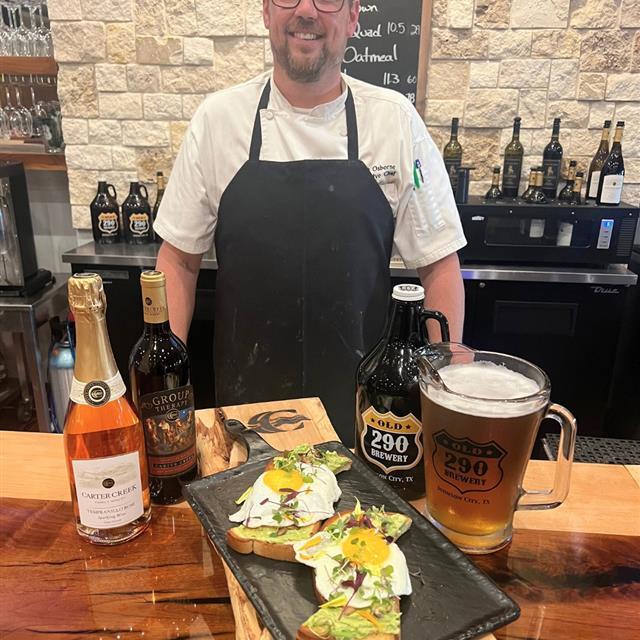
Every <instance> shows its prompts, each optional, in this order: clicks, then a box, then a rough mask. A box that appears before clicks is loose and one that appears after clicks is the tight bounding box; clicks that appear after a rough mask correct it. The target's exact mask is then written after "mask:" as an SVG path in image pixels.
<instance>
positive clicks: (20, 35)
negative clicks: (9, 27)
mask: <svg viewBox="0 0 640 640" xmlns="http://www.w3.org/2000/svg"><path fill="white" fill-rule="evenodd" d="M11 11H12V12H15V13H14V24H15V32H14V35H13V53H14V55H16V56H30V55H31V42H30V40H29V30H28V29H27V28H26V27H25V26H24V18H23V17H22V5H21V4H20V2H16V3H14V6H13V7H12V8H11Z"/></svg>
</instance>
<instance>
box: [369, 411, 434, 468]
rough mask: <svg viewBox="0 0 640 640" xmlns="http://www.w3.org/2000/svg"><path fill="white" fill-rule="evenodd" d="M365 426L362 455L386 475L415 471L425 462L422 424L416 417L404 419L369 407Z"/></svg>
mask: <svg viewBox="0 0 640 640" xmlns="http://www.w3.org/2000/svg"><path fill="white" fill-rule="evenodd" d="M362 422H363V425H364V426H363V429H362V431H361V433H360V444H361V447H362V452H363V453H364V456H365V458H366V459H367V460H369V462H372V463H373V464H375V465H376V466H378V467H380V469H382V470H383V471H384V472H385V473H387V474H388V473H391V472H392V471H400V470H402V469H412V468H413V467H415V466H416V465H417V464H418V462H420V460H421V459H422V424H421V423H420V420H418V419H417V418H416V417H415V416H414V415H413V414H412V413H409V414H408V415H406V416H403V417H401V418H400V417H398V416H396V415H394V414H393V413H391V412H390V411H387V412H386V413H378V412H377V411H376V410H375V409H374V408H373V407H369V408H368V409H367V410H366V411H364V412H363V414H362Z"/></svg>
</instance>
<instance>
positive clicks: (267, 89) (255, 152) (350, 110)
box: [249, 80, 358, 160]
mask: <svg viewBox="0 0 640 640" xmlns="http://www.w3.org/2000/svg"><path fill="white" fill-rule="evenodd" d="M270 95H271V80H268V81H267V84H266V85H265V86H264V89H263V90H262V95H261V96H260V102H259V103H258V109H257V111H256V117H255V120H254V123H253V133H252V135H251V148H250V150H249V160H259V159H260V149H261V148H262V126H261V124H260V111H262V109H266V108H267V107H268V106H269V96H270ZM344 106H345V115H346V119H347V141H348V149H349V160H357V159H358V121H357V119H356V108H355V104H354V102H353V94H352V93H351V87H349V86H347V99H346V101H345V105H344Z"/></svg>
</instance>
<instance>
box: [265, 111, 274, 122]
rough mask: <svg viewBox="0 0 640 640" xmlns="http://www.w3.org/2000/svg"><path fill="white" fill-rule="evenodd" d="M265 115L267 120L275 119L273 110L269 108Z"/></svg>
mask: <svg viewBox="0 0 640 640" xmlns="http://www.w3.org/2000/svg"><path fill="white" fill-rule="evenodd" d="M264 117H265V118H266V119H267V120H273V111H269V110H268V109H267V110H266V111H265V112H264Z"/></svg>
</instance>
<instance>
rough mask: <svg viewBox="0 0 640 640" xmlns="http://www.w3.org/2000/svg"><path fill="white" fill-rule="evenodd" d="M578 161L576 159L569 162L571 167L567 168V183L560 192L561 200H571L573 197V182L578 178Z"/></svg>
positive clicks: (559, 198)
mask: <svg viewBox="0 0 640 640" xmlns="http://www.w3.org/2000/svg"><path fill="white" fill-rule="evenodd" d="M577 164H578V163H577V162H576V161H575V160H571V161H570V162H569V169H567V183H566V184H565V185H564V187H562V189H561V190H560V193H559V194H558V200H559V201H560V202H571V199H572V198H573V183H574V181H575V179H576V165H577Z"/></svg>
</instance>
